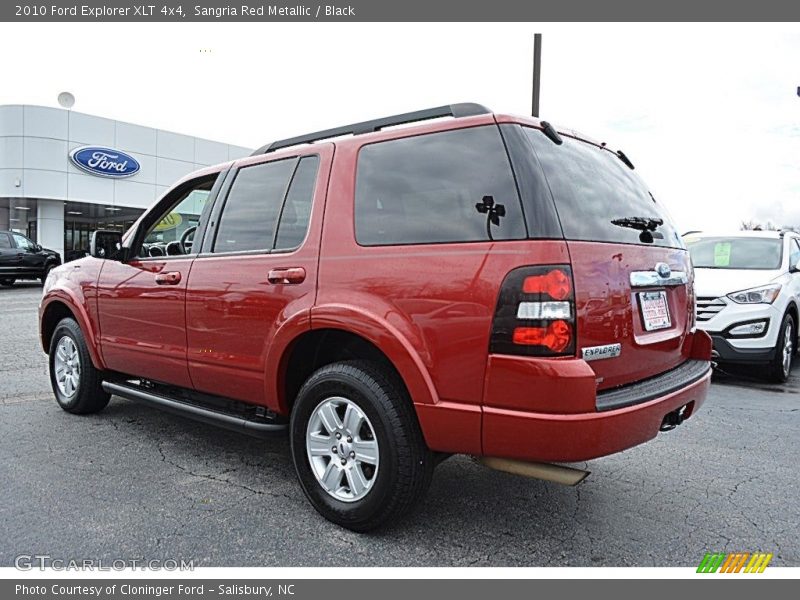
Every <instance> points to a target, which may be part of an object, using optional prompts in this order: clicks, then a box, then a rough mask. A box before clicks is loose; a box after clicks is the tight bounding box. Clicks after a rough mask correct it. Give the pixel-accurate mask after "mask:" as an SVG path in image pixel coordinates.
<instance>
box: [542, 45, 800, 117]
mask: <svg viewBox="0 0 800 600" xmlns="http://www.w3.org/2000/svg"><path fill="white" fill-rule="evenodd" d="M541 83H542V34H541V33H534V34H533V97H532V101H531V114H532V115H533V116H534V117H537V118H538V117H539V88H540V86H541ZM798 94H800V88H798Z"/></svg>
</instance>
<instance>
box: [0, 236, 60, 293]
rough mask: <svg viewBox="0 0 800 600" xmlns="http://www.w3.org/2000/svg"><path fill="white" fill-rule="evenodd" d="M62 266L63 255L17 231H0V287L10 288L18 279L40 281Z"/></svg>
mask: <svg viewBox="0 0 800 600" xmlns="http://www.w3.org/2000/svg"><path fill="white" fill-rule="evenodd" d="M60 264H61V255H60V254H59V253H58V252H56V251H55V250H50V249H48V248H42V247H41V246H40V245H39V244H37V243H36V242H33V241H31V240H29V239H28V238H27V237H25V236H24V235H22V234H21V233H17V232H16V231H0V286H3V287H10V286H12V285H14V282H15V281H16V280H17V279H40V280H41V281H42V283H44V280H45V279H46V278H47V274H48V273H49V272H50V271H51V270H52V269H53V268H54V267H57V266H58V265H60Z"/></svg>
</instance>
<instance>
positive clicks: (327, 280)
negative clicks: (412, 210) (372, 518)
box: [40, 114, 711, 461]
mask: <svg viewBox="0 0 800 600" xmlns="http://www.w3.org/2000/svg"><path fill="white" fill-rule="evenodd" d="M500 124H507V125H519V126H525V127H532V128H536V129H541V128H542V127H543V124H542V123H541V122H539V121H538V120H534V119H527V118H519V117H511V116H505V115H495V114H486V115H478V116H471V117H464V118H457V119H452V120H448V121H436V122H429V123H425V124H422V125H417V126H413V127H407V128H402V129H393V130H384V131H379V132H376V133H369V134H366V135H356V136H353V137H350V138H347V139H337V140H336V141H335V142H324V143H316V144H310V145H305V146H299V147H292V148H288V149H284V150H279V151H277V152H272V153H269V154H262V155H258V156H252V157H249V158H245V159H241V160H239V161H235V162H233V163H227V164H225V165H220V166H218V167H213V168H210V169H206V170H205V171H203V172H201V174H203V173H205V174H213V173H217V172H219V173H222V172H224V171H226V170H229V169H236V168H240V167H242V166H244V165H250V164H257V163H261V162H265V161H274V160H279V159H281V158H283V157H289V156H291V157H298V156H304V155H311V154H315V155H318V156H319V157H320V163H319V174H318V177H317V180H316V181H317V183H316V188H315V191H314V194H313V207H312V212H311V217H310V220H309V226H308V233H307V236H306V238H305V242H304V243H303V244H302V245H301V246H300V248H298V249H297V250H295V251H293V252H289V253H280V254H257V253H256V254H245V255H241V254H239V255H219V256H214V255H209V254H206V255H204V254H203V253H200V254H197V255H187V256H185V257H169V258H167V257H165V258H164V259H163V260H158V259H151V258H148V259H139V258H131V259H129V260H127V261H126V262H120V261H114V260H103V259H99V258H93V257H87V258H84V259H82V260H78V261H74V262H71V263H68V264H66V265H64V266H62V267H60V268H59V269H58V270H57V271H56V273H55V275H53V276H52V277H51V280H50V281H49V282H48V286H47V289H46V293H45V295H44V297H43V300H42V303H41V307H40V319H41V337H42V345H43V348H44V349H45V351H47V350H48V348H49V345H50V336H51V335H52V332H53V328H54V327H55V324H56V323H57V322H58V320H59V319H60V318H62V317H64V316H68V315H73V316H74V317H75V319H76V320H77V321H78V323H79V325H80V327H81V329H82V331H83V332H84V334H85V337H86V339H87V341H88V343H89V348H90V354H91V359H92V362H93V363H94V365H95V366H96V367H97V368H98V369H100V370H102V371H110V372H118V373H124V374H128V375H131V376H136V377H140V378H143V379H147V380H151V381H155V382H159V383H163V384H168V385H172V386H177V387H180V388H185V389H189V390H196V391H199V392H203V393H207V394H213V395H218V396H224V397H226V398H230V399H233V400H239V401H242V402H246V403H248V404H253V405H258V406H263V407H265V408H268V409H269V410H271V411H273V412H274V413H277V414H278V415H288V414H289V413H290V411H291V408H292V400H293V393H294V392H295V391H296V387H297V386H296V385H294V384H292V376H293V375H292V373H293V369H294V368H296V363H295V362H293V352H294V351H296V350H297V348H299V347H300V346H301V345H302V344H303V343H304V340H310V339H313V338H311V337H309V336H313V334H314V333H315V332H322V331H337V332H343V334H346V335H348V336H355V337H357V338H359V339H360V340H363V341H364V342H365V343H366V344H368V345H369V346H371V347H373V348H375V349H377V350H378V351H379V352H380V353H381V354H382V355H384V356H385V357H386V359H388V361H389V362H390V363H391V364H392V365H393V366H394V368H395V369H396V370H397V372H398V373H399V375H400V377H401V378H402V381H403V383H404V384H405V386H406V388H407V390H408V392H409V395H410V397H411V398H412V400H413V403H414V408H415V411H416V415H417V418H418V420H419V424H420V426H421V429H422V431H423V434H424V438H425V441H426V443H427V445H428V447H429V448H430V449H432V450H435V451H440V452H445V453H466V454H473V455H485V456H499V457H508V458H515V459H522V460H531V461H578V460H586V459H591V458H594V457H598V456H603V455H607V454H611V453H614V452H618V451H621V450H624V449H626V448H629V447H632V446H635V445H637V444H640V443H642V442H645V441H647V440H649V439H651V438H653V437H655V436H656V435H657V433H658V432H659V429H660V428H661V427H662V425H663V424H664V421H665V417H666V416H667V415H669V414H671V413H675V412H676V411H678V410H681V419H684V418H686V417H688V416H690V415H691V414H693V413H694V412H695V411H696V410H697V409H698V408H699V407H700V405H701V404H702V403H703V401H704V399H705V396H706V392H707V389H708V386H709V380H710V369H706V370H705V371H703V372H702V373H701V374H700V375H699V376H696V377H694V378H693V379H692V380H691V381H688V382H684V383H682V384H680V385H678V387H677V388H675V386H674V385H673V386H672V388H670V389H669V390H668V391H666V392H665V393H661V394H659V395H657V396H656V397H649V396H645V395H642V396H641V397H640V398H639V399H638V400H637V399H636V398H634V399H633V400H632V401H628V402H625V403H623V405H620V406H619V407H614V408H612V409H608V410H600V409H599V408H598V398H599V397H600V396H601V395H602V394H603V393H604V392H609V391H611V392H614V391H617V390H624V389H625V388H626V386H627V387H630V386H635V385H637V384H639V385H646V384H647V382H648V381H658V378H659V376H662V375H663V374H664V373H668V372H670V371H673V370H675V369H676V368H679V367H680V366H681V365H682V364H684V363H686V361H689V360H694V361H702V362H703V363H706V364H707V361H709V360H710V351H711V345H710V341H709V338H708V336H707V335H706V334H704V333H703V332H701V331H698V330H695V328H694V316H693V315H694V312H693V311H694V309H693V304H694V298H693V294H692V291H691V289H692V287H691V286H692V281H691V277H692V273H691V266H690V262H689V256H688V253H687V252H686V250H685V249H682V248H677V247H664V246H658V245H647V244H637V243H628V244H620V243H609V242H594V241H575V240H570V239H568V238H567V236H565V237H564V238H563V239H518V240H508V241H500V242H495V241H478V242H471V243H441V244H417V245H403V246H392V245H385V246H366V245H360V244H359V243H358V242H357V241H356V239H357V238H356V233H355V231H354V227H355V225H354V223H355V217H354V195H355V188H356V176H355V174H356V172H357V167H358V157H359V152H360V151H361V150H362V148H363V147H364V146H365V145H367V144H376V143H381V142H384V141H389V140H395V139H400V138H406V137H410V136H420V135H426V134H430V133H434V132H443V131H449V130H455V129H462V128H472V127H478V126H493V127H497V126H498V125H500ZM562 135H574V134H571V133H567V132H562ZM575 137H577V136H575ZM197 175H198V174H197V173H196V174H193V175H192V177H196V176H197ZM178 185H180V184H178ZM134 229H135V227H134ZM132 236H133V234H131V233H130V232H129V233H128V235H127V236H126V238H125V242H126V243H127V242H129V241H130V239H132ZM658 263H666V264H667V265H669V267H670V268H671V269H672V270H673V271H682V272H685V273H687V274H688V278H689V279H688V282H687V283H686V284H685V285H680V286H675V287H670V288H668V289H666V296H665V298H666V301H667V303H668V305H669V311H670V315H671V319H672V322H671V325H670V326H669V327H666V328H662V329H658V330H656V331H645V329H644V328H643V326H642V321H641V319H640V318H639V307H638V299H637V295H636V290H633V289H632V288H631V284H630V276H631V273H632V272H634V271H648V270H652V269H653V268H654V265H656V264H658ZM537 265H567V266H570V267H571V274H572V278H573V286H574V310H575V315H574V316H575V325H574V333H573V335H574V349H573V351H572V352H571V354H569V355H566V356H564V355H560V356H553V357H550V356H522V355H513V354H507V353H501V352H492V351H490V347H491V340H490V337H491V336H492V331H493V320H494V318H495V312H496V309H497V306H498V297H499V294H500V292H501V286H502V285H503V282H504V280H505V278H506V277H507V276H508V274H509V273H510V272H512V271H513V270H514V269H517V268H519V267H530V266H537ZM285 270H291V271H289V274H290V275H291V279H292V281H289V279H287V280H286V281H285V282H284V283H285V284H284V285H280V284H278V285H275V283H274V279H272V280H271V278H272V277H273V276H272V274H274V273H275V272H279V274H280V273H282V274H284V275H285V274H286V273H287V271H285ZM166 278H169V279H170V283H171V284H170V285H164V280H165V279H166ZM159 279H160V281H158V280H159ZM176 280H177V281H176ZM271 281H272V282H271ZM656 287H658V286H656ZM617 343H619V344H620V356H619V357H618V358H611V359H605V360H596V361H591V362H587V361H586V360H584V359H583V357H582V356H581V350H582V349H583V348H587V347H599V346H604V345H609V344H617ZM633 389H638V388H633ZM665 389H666V388H665ZM642 398H645V399H644V400H643V401H642Z"/></svg>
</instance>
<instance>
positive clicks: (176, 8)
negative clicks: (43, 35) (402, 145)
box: [0, 0, 800, 22]
mask: <svg viewBox="0 0 800 600" xmlns="http://www.w3.org/2000/svg"><path fill="white" fill-rule="evenodd" d="M798 20H800V3H798V2H787V1H786V0H760V1H759V2H752V1H750V2H744V1H742V0H703V1H701V2H698V1H697V0H672V1H671V2H644V1H642V0H570V1H564V0H492V1H491V2H478V1H474V0H472V1H467V0H387V1H381V0H348V1H346V2H344V1H339V0H329V1H328V2H325V3H319V2H308V3H303V2H297V1H295V2H239V3H237V2H225V1H220V0H217V1H211V0H205V1H203V2H191V1H190V2H176V1H153V0H150V1H148V0H142V1H140V2H124V1H120V0H105V1H95V0H78V1H69V0H67V1H63V0H61V1H52V0H51V1H35V0H34V1H29V2H21V1H18V2H14V0H12V1H11V2H10V3H7V2H2V3H0V21H12V22H13V21H19V22H22V21H26V22H35V21H41V22H59V21H95V22H97V21H100V22H111V21H119V22H124V21H131V22H157V21H161V22H191V21H205V22H214V21H225V22H234V21H237V22H247V21H251V22H260V21H263V22H267V21H272V22H283V21H285V22H293V21H308V22H348V21H350V22H392V21H396V22H402V21H407V22H414V21H416V22H425V21H437V22H519V21H524V22H570V21H572V22H577V21H594V22H617V21H619V22H635V21H676V22H677V21H682V22H690V21H702V22H718V21H725V22H736V21H740V22H742V21H744V22H747V21H758V22H770V21H783V22H786V21H798Z"/></svg>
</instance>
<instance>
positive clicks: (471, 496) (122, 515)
mask: <svg viewBox="0 0 800 600" xmlns="http://www.w3.org/2000/svg"><path fill="white" fill-rule="evenodd" d="M40 296H41V286H39V285H37V284H34V283H29V284H26V283H21V284H18V285H17V286H15V287H14V288H12V289H0V357H2V359H1V360H0V457H1V458H0V523H2V525H1V526H0V528H1V529H2V535H0V566H12V565H13V564H14V560H15V557H17V556H18V555H21V554H37V553H38V554H47V555H50V556H52V557H55V558H62V559H65V560H69V559H84V558H91V559H103V560H114V559H128V560H132V559H136V560H142V559H147V560H149V559H161V560H165V559H177V560H180V559H183V560H186V561H189V560H191V561H193V562H194V564H195V565H196V566H324V567H332V566H603V565H613V566H696V565H697V564H698V563H699V562H700V560H701V559H702V558H703V555H704V554H705V553H706V552H733V551H748V552H753V551H763V552H772V553H774V555H775V557H774V558H773V561H772V563H771V564H772V565H784V566H800V543H799V542H800V539H799V538H800V527H799V526H798V523H800V500H798V491H799V490H798V484H797V475H798V465H799V464H800V443H799V442H798V434H799V433H800V367H798V370H796V371H795V374H794V376H793V377H792V379H791V380H790V381H789V383H788V384H786V385H783V386H780V385H772V384H768V383H765V382H763V381H761V380H759V379H758V378H757V373H742V372H738V373H735V374H732V375H727V374H718V375H715V377H714V383H713V385H712V387H711V393H710V396H709V398H708V400H707V402H706V404H705V406H704V407H703V409H702V410H701V411H700V412H699V413H698V414H697V415H695V416H694V417H692V418H691V419H690V420H689V421H688V422H686V423H685V424H684V425H682V426H680V427H678V428H677V429H676V430H675V431H672V432H670V433H666V434H661V435H660V436H659V437H658V438H657V439H655V440H653V441H652V442H649V443H647V444H645V445H643V446H640V447H638V448H633V449H631V450H628V451H626V452H623V453H621V454H618V455H615V456H611V457H606V458H603V459H598V460H594V461H591V462H589V463H584V464H582V465H581V466H585V467H586V468H588V470H590V471H591V472H592V474H591V475H590V476H589V478H588V479H586V480H585V481H584V482H583V483H582V484H580V485H579V486H577V487H575V488H570V487H563V486H559V485H557V484H554V483H546V482H542V481H538V480H532V479H525V478H520V477H515V476H512V475H507V474H503V473H499V472H495V471H491V470H488V469H486V468H484V467H482V466H480V465H478V464H476V463H475V462H473V461H472V460H471V459H470V458H468V457H462V456H456V457H453V458H450V459H449V460H447V461H445V462H444V463H443V464H441V465H440V466H439V467H438V469H437V471H436V474H435V476H434V481H433V484H432V485H431V488H430V491H429V493H428V495H427V498H426V500H425V501H424V503H423V504H422V505H421V506H420V507H419V510H418V511H417V512H416V513H415V514H414V515H412V516H410V517H409V518H407V519H405V520H403V521H402V522H400V523H398V524H396V525H394V526H392V527H391V528H389V529H385V530H382V531H379V532H377V533H371V534H367V535H359V534H355V533H351V532H349V531H345V530H342V529H340V528H338V527H336V526H334V525H332V524H330V523H328V522H327V521H325V520H324V519H322V518H321V517H319V516H318V515H317V513H316V512H315V511H314V510H313V509H312V508H311V506H310V505H309V504H308V502H307V501H306V499H305V497H304V496H303V493H302V491H301V490H300V487H299V486H298V484H297V483H296V482H295V475H294V469H293V467H292V464H291V458H290V455H289V451H288V444H287V438H286V437H285V436H278V437H275V438H272V439H268V440H257V439H253V438H250V437H246V436H243V435H239V434H235V433H231V432H227V431H225V430H221V429H216V428H214V427H211V426H206V425H201V424H197V423H195V422H193V421H189V420H186V419H183V418H180V417H177V416H172V415H169V414H166V413H163V412H159V411H157V410H154V409H151V408H147V407H145V406H141V405H138V404H135V403H133V402H129V401H126V400H122V399H119V398H114V399H112V401H111V403H110V404H109V406H108V408H107V409H106V410H105V411H104V412H102V413H100V414H98V415H92V416H83V417H79V416H73V415H69V414H67V413H65V412H63V411H62V410H61V409H59V408H58V406H57V405H56V403H55V400H54V399H53V398H52V395H51V392H50V384H49V380H48V376H47V362H46V356H45V355H44V354H43V353H42V351H41V348H40V347H39V343H38V337H37V317H36V309H37V304H38V301H39V297H40Z"/></svg>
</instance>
